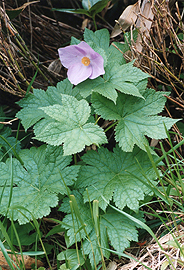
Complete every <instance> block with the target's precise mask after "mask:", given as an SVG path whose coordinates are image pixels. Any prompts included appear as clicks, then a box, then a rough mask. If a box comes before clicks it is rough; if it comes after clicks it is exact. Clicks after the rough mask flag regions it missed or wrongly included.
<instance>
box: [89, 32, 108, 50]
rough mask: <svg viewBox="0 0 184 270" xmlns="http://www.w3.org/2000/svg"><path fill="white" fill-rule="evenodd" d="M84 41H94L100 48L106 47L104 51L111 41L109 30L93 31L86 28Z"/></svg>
mask: <svg viewBox="0 0 184 270" xmlns="http://www.w3.org/2000/svg"><path fill="white" fill-rule="evenodd" d="M84 41H86V42H87V43H89V44H90V43H91V42H93V43H94V44H95V45H96V46H98V47H99V48H102V49H104V51H107V50H108V48H109V42H110V35H109V31H108V30H107V29H101V30H98V31H96V32H93V31H91V30H89V29H88V28H85V30H84Z"/></svg>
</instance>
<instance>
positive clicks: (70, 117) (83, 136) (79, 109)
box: [34, 94, 107, 155]
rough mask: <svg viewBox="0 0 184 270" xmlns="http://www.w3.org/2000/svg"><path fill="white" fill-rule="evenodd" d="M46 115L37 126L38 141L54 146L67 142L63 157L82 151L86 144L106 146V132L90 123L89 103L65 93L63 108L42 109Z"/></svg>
mask: <svg viewBox="0 0 184 270" xmlns="http://www.w3.org/2000/svg"><path fill="white" fill-rule="evenodd" d="M40 109H42V110H43V111H44V113H45V114H46V115H48V116H49V117H45V118H44V119H42V120H41V121H39V122H38V123H37V124H36V125H35V126H34V130H35V134H36V139H38V140H41V141H44V142H47V143H49V144H51V145H60V144H62V143H64V146H63V149H64V155H70V154H74V153H77V152H80V151H82V150H83V149H84V147H85V145H91V144H96V145H99V144H102V143H106V142H107V139H106V136H105V133H104V131H103V130H102V128H100V127H99V126H98V125H95V124H94V123H87V121H88V118H89V116H90V111H91V109H90V106H89V104H88V102H87V101H85V100H80V101H78V100H77V99H76V98H74V97H72V96H68V95H64V94H62V105H53V106H47V107H40Z"/></svg>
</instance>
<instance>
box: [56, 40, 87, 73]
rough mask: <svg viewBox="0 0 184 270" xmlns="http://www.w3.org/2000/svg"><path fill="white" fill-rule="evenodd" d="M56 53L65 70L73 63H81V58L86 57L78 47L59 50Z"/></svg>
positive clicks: (71, 46) (73, 46) (72, 46)
mask: <svg viewBox="0 0 184 270" xmlns="http://www.w3.org/2000/svg"><path fill="white" fill-rule="evenodd" d="M58 53H59V58H60V61H61V63H62V65H63V66H64V67H66V68H69V67H70V66H72V65H74V64H75V63H78V62H81V59H82V57H84V56H86V53H85V51H83V50H82V49H81V48H80V47H78V45H70V46H67V47H65V48H59V49H58Z"/></svg>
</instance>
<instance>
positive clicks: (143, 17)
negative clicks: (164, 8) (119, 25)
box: [136, 0, 154, 51]
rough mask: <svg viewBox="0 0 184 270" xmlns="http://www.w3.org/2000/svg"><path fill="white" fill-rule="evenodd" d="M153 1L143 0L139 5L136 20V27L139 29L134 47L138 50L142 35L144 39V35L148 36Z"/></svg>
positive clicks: (140, 48) (140, 49) (139, 49)
mask: <svg viewBox="0 0 184 270" xmlns="http://www.w3.org/2000/svg"><path fill="white" fill-rule="evenodd" d="M152 6H153V1H152V3H151V1H150V0H144V1H143V3H142V5H141V12H140V15H139V18H138V20H137V22H136V28H138V29H139V35H138V37H137V40H136V48H137V50H138V51H142V44H141V41H142V37H143V39H144V40H145V39H146V36H149V31H150V29H151V25H152V21H153V18H154V14H153V11H152Z"/></svg>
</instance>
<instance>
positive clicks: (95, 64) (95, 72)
mask: <svg viewBox="0 0 184 270" xmlns="http://www.w3.org/2000/svg"><path fill="white" fill-rule="evenodd" d="M103 64H104V59H103V57H102V56H101V55H100V54H98V57H96V58H94V59H91V63H90V65H91V66H92V73H91V75H90V76H89V79H95V78H97V77H98V76H100V75H103V74H105V70H104V66H103Z"/></svg>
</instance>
